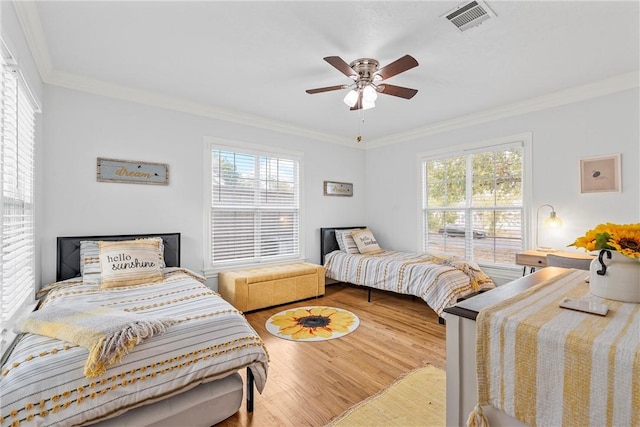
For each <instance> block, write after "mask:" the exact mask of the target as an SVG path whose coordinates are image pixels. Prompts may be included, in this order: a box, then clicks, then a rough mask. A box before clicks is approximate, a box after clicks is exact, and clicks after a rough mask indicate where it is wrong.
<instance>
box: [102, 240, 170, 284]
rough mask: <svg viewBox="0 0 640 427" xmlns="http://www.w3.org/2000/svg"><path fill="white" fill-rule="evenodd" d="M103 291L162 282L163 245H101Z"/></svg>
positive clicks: (136, 242) (130, 242)
mask: <svg viewBox="0 0 640 427" xmlns="http://www.w3.org/2000/svg"><path fill="white" fill-rule="evenodd" d="M99 247H100V267H101V275H102V280H101V283H100V288H101V289H108V288H114V287H119V286H132V285H139V284H141V283H153V282H158V281H160V280H162V267H161V265H162V258H161V257H160V256H159V255H158V254H159V247H160V244H159V242H158V241H157V240H156V239H140V240H126V241H120V242H99Z"/></svg>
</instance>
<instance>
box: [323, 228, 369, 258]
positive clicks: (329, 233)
mask: <svg viewBox="0 0 640 427" xmlns="http://www.w3.org/2000/svg"><path fill="white" fill-rule="evenodd" d="M351 228H366V227H365V226H363V225H360V226H354V227H332V228H321V229H320V263H321V265H324V257H325V255H327V254H330V253H331V252H333V251H337V250H338V249H340V247H339V246H338V241H337V240H336V230H349V229H351Z"/></svg>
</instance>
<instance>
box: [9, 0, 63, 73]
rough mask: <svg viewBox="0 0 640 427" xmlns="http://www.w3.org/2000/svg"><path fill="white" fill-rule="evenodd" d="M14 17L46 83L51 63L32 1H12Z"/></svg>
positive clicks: (36, 10)
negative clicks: (16, 18)
mask: <svg viewBox="0 0 640 427" xmlns="http://www.w3.org/2000/svg"><path fill="white" fill-rule="evenodd" d="M12 3H13V8H14V10H15V11H16V16H17V17H18V21H19V22H20V26H21V27H22V32H23V33H24V37H25V39H26V41H27V45H28V46H29V49H30V50H31V55H32V56H33V60H34V62H35V64H36V68H37V69H38V73H40V79H42V81H43V82H44V83H48V82H47V79H48V78H49V76H50V75H51V73H52V72H53V63H52V62H51V56H50V55H49V49H48V48H47V42H46V38H45V36H44V31H43V30H42V22H41V21H40V14H39V13H38V9H37V8H36V5H35V2H32V1H16V0H14V1H12Z"/></svg>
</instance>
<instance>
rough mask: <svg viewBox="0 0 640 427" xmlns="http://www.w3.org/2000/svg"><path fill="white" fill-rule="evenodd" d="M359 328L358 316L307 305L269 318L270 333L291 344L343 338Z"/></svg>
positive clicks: (336, 309) (347, 312) (267, 324)
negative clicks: (291, 342)
mask: <svg viewBox="0 0 640 427" xmlns="http://www.w3.org/2000/svg"><path fill="white" fill-rule="evenodd" d="M359 325H360V319H358V316H356V315H355V314H353V313H352V312H350V311H347V310H342V309H340V308H335V307H323V306H308V307H298V308H292V309H289V310H285V311H281V312H280V313H277V314H274V315H273V316H271V317H270V318H268V319H267V322H266V323H265V327H266V328H267V331H269V332H270V333H271V334H273V335H275V336H277V337H279V338H283V339H285V340H290V341H324V340H332V339H334V338H340V337H343V336H345V335H347V334H349V333H351V332H353V331H355V330H356V328H357V327H358V326H359Z"/></svg>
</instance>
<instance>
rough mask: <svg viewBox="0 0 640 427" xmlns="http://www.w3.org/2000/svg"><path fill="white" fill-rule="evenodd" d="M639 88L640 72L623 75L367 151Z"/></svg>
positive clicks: (379, 142) (384, 141)
mask: <svg viewBox="0 0 640 427" xmlns="http://www.w3.org/2000/svg"><path fill="white" fill-rule="evenodd" d="M639 86H640V71H634V72H631V73H626V74H621V75H618V76H615V77H611V78H608V79H604V80H600V81H597V82H593V83H589V84H585V85H582V86H577V87H574V88H570V89H565V90H561V91H558V92H554V93H551V94H547V95H542V96H538V97H536V98H531V99H528V100H526V101H522V102H516V103H512V104H507V105H503V106H500V107H497V108H492V109H489V110H484V111H480V112H478V113H473V114H469V115H466V116H462V117H457V118H454V119H451V120H444V121H441V122H437V123H433V124H430V125H427V126H423V127H420V128H416V129H411V130H408V131H406V132H402V133H398V134H395V135H391V136H389V137H385V138H379V139H375V140H371V141H368V142H367V148H374V147H381V146H384V145H391V144H397V143H400V142H406V141H411V140H416V139H419V138H424V137H427V136H431V135H436V134H439V133H443V132H449V131H452V130H455V129H460V128H464V127H468V126H472V125H477V124H481V123H486V122H491V121H495V120H499V119H504V118H507V117H513V116H518V115H521V114H525V113H531V112H534V111H540V110H545V109H548V108H552V107H557V106H560V105H566V104H571V103H574V102H580V101H584V100H587V99H591V98H597V97H600V96H604V95H609V94H612V93H616V92H622V91H625V90H629V89H634V88H637V87H639Z"/></svg>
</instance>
